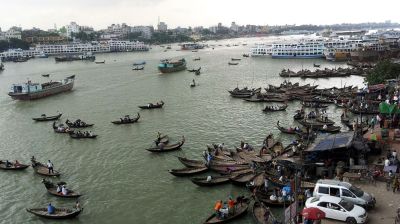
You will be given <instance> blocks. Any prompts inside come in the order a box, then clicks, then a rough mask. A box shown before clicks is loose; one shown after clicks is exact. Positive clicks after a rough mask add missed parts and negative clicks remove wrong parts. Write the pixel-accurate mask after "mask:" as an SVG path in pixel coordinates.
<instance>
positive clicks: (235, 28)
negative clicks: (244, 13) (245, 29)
mask: <svg viewBox="0 0 400 224" xmlns="http://www.w3.org/2000/svg"><path fill="white" fill-rule="evenodd" d="M230 30H232V31H233V32H238V31H239V26H238V25H237V24H236V23H235V22H232V23H231V27H230Z"/></svg>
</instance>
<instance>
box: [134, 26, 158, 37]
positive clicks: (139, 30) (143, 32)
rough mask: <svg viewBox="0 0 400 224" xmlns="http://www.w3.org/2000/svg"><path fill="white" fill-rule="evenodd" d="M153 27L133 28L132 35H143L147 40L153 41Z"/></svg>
mask: <svg viewBox="0 0 400 224" xmlns="http://www.w3.org/2000/svg"><path fill="white" fill-rule="evenodd" d="M153 31H154V28H153V26H134V27H131V33H141V35H142V37H143V38H145V39H151V36H152V35H153Z"/></svg>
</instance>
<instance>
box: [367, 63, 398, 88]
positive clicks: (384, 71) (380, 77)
mask: <svg viewBox="0 0 400 224" xmlns="http://www.w3.org/2000/svg"><path fill="white" fill-rule="evenodd" d="M399 75H400V64H396V63H393V62H391V61H390V60H383V61H380V62H378V63H377V65H376V66H375V68H374V69H372V71H370V72H368V74H367V77H366V78H365V81H366V82H367V83H368V84H369V85H375V84H380V83H384V82H385V80H387V79H396V78H398V76H399Z"/></svg>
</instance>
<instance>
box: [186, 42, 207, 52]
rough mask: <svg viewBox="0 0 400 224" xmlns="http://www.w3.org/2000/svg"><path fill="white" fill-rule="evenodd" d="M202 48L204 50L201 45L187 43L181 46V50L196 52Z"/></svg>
mask: <svg viewBox="0 0 400 224" xmlns="http://www.w3.org/2000/svg"><path fill="white" fill-rule="evenodd" d="M203 48H204V45H203V44H197V43H187V44H182V46H181V50H198V49H203Z"/></svg>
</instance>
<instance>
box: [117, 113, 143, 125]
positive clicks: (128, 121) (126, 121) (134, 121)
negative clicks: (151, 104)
mask: <svg viewBox="0 0 400 224" xmlns="http://www.w3.org/2000/svg"><path fill="white" fill-rule="evenodd" d="M125 118H126V119H125ZM125 118H124V119H121V120H119V121H111V123H113V124H133V123H136V122H138V120H139V118H140V114H139V113H137V116H136V117H135V118H128V116H125Z"/></svg>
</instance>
